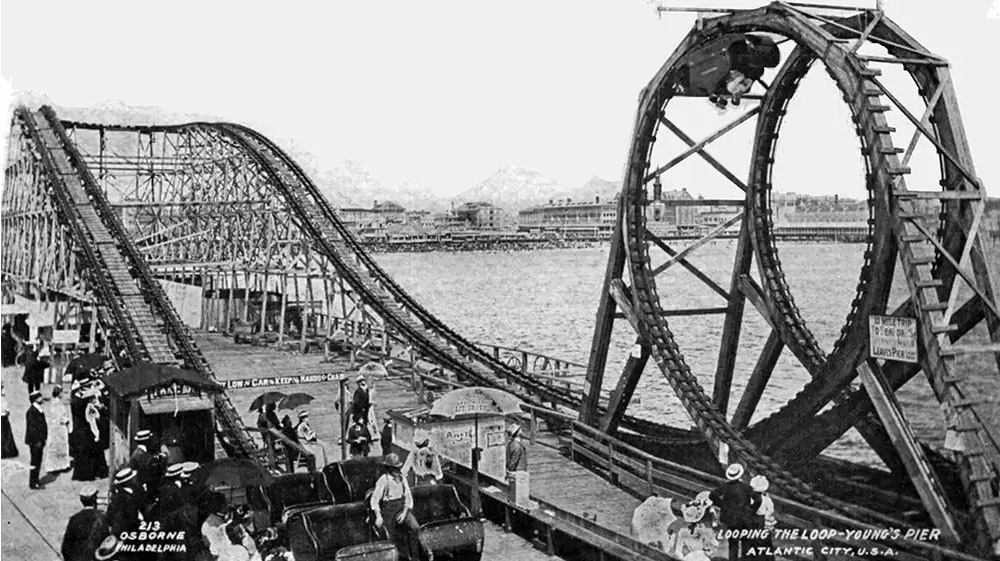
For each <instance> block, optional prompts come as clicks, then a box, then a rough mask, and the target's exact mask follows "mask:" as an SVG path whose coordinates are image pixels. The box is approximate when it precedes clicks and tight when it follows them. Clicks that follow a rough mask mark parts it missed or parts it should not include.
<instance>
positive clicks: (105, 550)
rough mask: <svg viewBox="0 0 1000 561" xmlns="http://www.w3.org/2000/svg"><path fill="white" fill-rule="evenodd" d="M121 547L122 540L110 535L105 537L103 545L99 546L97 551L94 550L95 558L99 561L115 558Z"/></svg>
mask: <svg viewBox="0 0 1000 561" xmlns="http://www.w3.org/2000/svg"><path fill="white" fill-rule="evenodd" d="M120 548H121V542H120V541H118V538H116V537H114V536H108V537H106V538H104V541H102V542H101V545H99V546H98V547H97V551H95V552H94V559H96V560H97V561H108V560H109V559H113V558H114V556H115V554H116V553H118V550H119V549H120Z"/></svg>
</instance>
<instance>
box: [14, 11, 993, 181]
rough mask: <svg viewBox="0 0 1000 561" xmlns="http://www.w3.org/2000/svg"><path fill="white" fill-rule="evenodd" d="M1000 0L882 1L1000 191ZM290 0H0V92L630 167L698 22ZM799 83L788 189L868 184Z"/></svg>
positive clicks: (381, 149) (430, 167)
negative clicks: (659, 86)
mask: <svg viewBox="0 0 1000 561" xmlns="http://www.w3.org/2000/svg"><path fill="white" fill-rule="evenodd" d="M993 1H994V0H961V1H956V2H947V3H943V2H940V1H938V0H886V2H885V3H884V5H885V9H886V13H887V15H888V16H889V17H890V18H892V19H893V20H895V21H896V22H897V23H899V24H900V25H901V26H902V27H903V28H904V29H905V30H907V31H908V32H909V33H910V34H911V35H913V36H914V37H916V38H917V39H918V40H919V41H921V42H922V43H923V44H924V45H926V46H927V47H928V48H929V49H930V50H931V51H932V52H936V53H938V54H940V55H942V56H944V57H946V58H947V59H948V60H950V61H951V63H952V75H953V79H954V81H955V84H956V91H957V93H958V98H959V103H960V107H961V110H962V113H963V116H964V119H965V127H966V131H967V135H968V137H969V141H970V144H971V146H972V150H973V156H974V157H975V158H976V168H977V173H978V174H979V175H980V177H982V178H983V180H984V182H985V184H986V186H987V191H988V192H990V193H991V194H996V193H995V191H996V192H1000V191H997V190H996V188H993V189H992V190H991V189H990V186H991V185H995V184H996V183H997V181H1000V158H996V157H995V156H994V155H995V153H996V149H995V146H996V140H995V134H996V132H995V131H996V128H997V125H998V124H1000V119H998V110H997V100H996V99H995V98H996V96H997V88H996V84H997V77H996V68H997V67H998V65H997V62H996V56H997V53H998V52H1000V19H996V18H990V17H988V14H989V12H990V9H991V5H992V3H993ZM831 3H835V4H840V5H853V6H874V3H875V0H836V1H833V2H831ZM283 4H284V5H283V6H282V7H281V8H278V7H277V6H278V3H275V2H267V3H265V2H247V1H240V2H235V1H208V0H199V1H192V0H173V1H170V2H155V3H154V2H135V1H134V0H127V1H87V2H79V1H77V2H45V1H39V0H4V2H3V3H2V6H0V74H2V76H3V84H2V92H0V93H2V96H3V99H0V101H2V102H3V103H2V106H4V107H8V106H9V105H10V104H11V102H12V101H11V100H16V99H18V97H17V96H19V95H22V94H23V93H24V92H28V93H30V94H32V95H33V96H35V98H38V97H42V98H45V99H47V100H49V101H50V102H51V103H53V104H55V105H58V106H64V107H85V106H91V105H96V104H102V103H119V102H120V103H123V104H126V105H130V106H144V107H149V106H152V107H158V108H161V109H162V110H163V111H164V112H165V113H184V114H188V113H190V114H200V115H212V116H216V117H218V118H220V119H223V120H227V121H235V122H240V123H244V124H247V125H250V126H252V127H254V128H256V129H258V130H260V131H261V132H264V133H265V134H267V135H268V136H270V137H271V138H273V139H275V140H276V141H278V142H279V144H282V145H284V146H286V147H293V148H294V149H295V150H296V151H297V152H306V153H309V154H311V159H312V163H313V165H315V166H316V167H317V168H318V169H329V168H332V167H334V166H336V165H337V164H338V163H339V162H342V161H344V160H355V161H357V162H359V163H360V164H361V165H362V166H364V167H365V168H367V169H368V170H369V171H370V172H371V173H372V174H373V175H374V176H375V177H376V178H377V179H379V180H380V181H381V182H382V183H383V184H387V185H395V184H400V183H403V182H407V183H411V184H420V185H424V186H427V187H428V188H430V189H431V190H432V191H433V192H435V193H436V194H438V195H441V196H448V195H453V194H455V193H458V192H460V191H462V190H464V189H466V188H469V187H472V186H473V185H475V184H476V183H478V182H480V181H482V180H484V179H485V178H486V177H488V176H489V175H491V174H492V173H494V172H495V171H496V170H497V169H498V168H500V167H501V166H505V165H513V166H518V167H523V168H527V169H531V170H535V171H538V172H540V173H542V174H543V175H545V176H548V177H550V178H552V179H555V180H556V181H557V182H558V183H560V184H561V185H564V186H566V187H571V188H572V187H577V186H579V185H581V184H583V183H584V182H585V181H587V180H588V179H589V178H591V177H593V176H600V177H602V178H605V179H610V180H620V179H621V176H622V171H623V163H624V161H625V158H626V155H627V149H628V145H629V141H630V138H631V134H632V125H633V122H634V118H635V110H636V106H637V100H638V94H639V91H640V90H641V89H642V88H643V87H644V86H645V85H646V84H647V83H648V82H649V80H650V79H651V78H652V77H653V75H654V74H655V73H656V71H657V70H658V69H659V67H660V66H661V65H662V64H663V62H664V61H665V60H666V59H667V57H668V56H669V55H670V53H671V52H672V51H673V49H674V48H675V46H676V45H677V44H678V42H679V41H680V40H681V38H682V37H683V36H684V34H685V33H686V32H687V31H688V30H689V29H690V27H691V25H692V23H693V21H694V16H693V15H689V14H664V15H663V16H662V17H658V15H657V13H656V9H655V6H656V5H655V4H654V3H651V2H648V1H645V0H617V1H611V0H606V1H591V0H574V1H564V0H548V1H545V2H537V1H533V0H507V1H504V2H470V1H468V0H463V1H445V0H441V1H425V2H412V1H410V2H402V1H398V2H397V1H392V0H384V1H380V2H332V1H322V2H321V1H316V2H305V1H303V2H289V3H283ZM665 5H685V6H696V7H706V6H722V7H737V8H738V7H756V6H758V5H761V3H760V2H746V1H733V0H730V1H728V2H727V1H724V0H719V1H717V2H706V1H704V0H692V1H691V2H673V1H666V2H665ZM286 6H287V7H286ZM989 69H992V72H991V71H989ZM812 74H816V75H815V76H812ZM897 79H898V80H897ZM893 80H897V81H893ZM886 83H889V84H895V83H898V84H900V87H901V88H905V89H908V90H913V87H912V83H907V81H906V79H905V77H900V76H897V77H893V76H889V75H887V76H886ZM807 86H808V87H807ZM890 87H893V86H890ZM802 92H803V93H802V95H801V96H799V97H797V98H796V100H794V101H793V105H792V108H790V111H789V116H788V118H787V131H786V133H785V134H783V144H780V145H779V149H780V150H782V152H781V153H780V156H781V157H780V158H779V163H778V164H777V165H776V168H777V169H776V171H775V176H776V179H777V178H780V179H781V180H782V181H781V182H780V183H781V184H780V185H777V182H776V185H777V187H778V188H779V190H783V191H797V192H805V193H816V194H828V193H834V192H836V193H840V194H842V195H846V196H851V195H854V196H859V195H860V194H862V191H863V187H862V186H861V183H860V180H859V179H858V178H859V177H860V175H859V174H860V169H861V167H860V159H859V158H860V156H859V152H858V150H857V147H858V146H857V140H856V139H855V138H854V137H853V135H852V132H851V130H850V127H849V119H848V117H849V114H848V112H847V109H846V107H845V106H844V105H843V102H842V101H841V100H840V97H839V95H838V94H837V93H836V91H835V88H834V86H833V84H832V82H831V81H830V80H829V79H827V78H826V77H825V75H824V74H823V73H822V72H821V70H820V71H816V72H814V73H811V75H810V76H809V77H808V78H807V79H806V82H804V84H803V90H802ZM904 97H905V96H904ZM910 99H911V100H915V99H917V98H916V97H915V94H912V93H911V96H910ZM673 104H676V106H675V105H673ZM710 109H711V108H709V107H708V106H707V104H706V103H705V102H704V101H703V100H681V101H676V102H673V103H672V106H671V107H670V108H669V111H668V117H671V115H672V114H671V113H670V111H674V115H676V117H671V118H674V119H676V122H677V123H678V124H680V125H681V126H682V128H684V130H686V131H687V132H688V134H689V135H690V136H692V137H694V138H696V139H698V138H702V137H704V136H707V135H708V134H709V133H710V132H712V131H713V130H715V129H716V128H718V127H720V126H721V125H722V124H724V123H725V122H726V120H727V119H732V118H734V117H735V116H736V115H737V114H738V111H739V110H735V111H733V112H731V114H730V115H729V116H727V117H718V116H717V115H715V113H714V112H713V111H711V110H710ZM914 111H915V112H916V113H918V114H919V113H920V108H916V109H914ZM896 113H897V114H896V115H895V117H896V118H899V116H900V115H899V114H898V112H896ZM894 124H895V123H894ZM901 124H903V125H905V124H906V123H901ZM752 126H753V125H752V123H747V124H745V125H743V126H742V127H741V128H740V129H737V132H739V133H740V134H734V135H731V137H727V138H723V139H722V141H720V142H719V143H718V144H717V145H713V148H712V152H713V154H715V155H716V156H717V157H718V158H719V159H720V160H722V161H724V162H726V163H727V165H730V166H732V168H733V169H734V171H736V172H737V175H744V176H745V173H746V171H745V170H746V168H747V165H746V161H747V160H748V154H749V152H748V150H747V146H748V144H749V142H750V141H751V139H752V134H751V131H752ZM900 130H901V132H902V133H904V134H905V136H902V137H900V138H899V139H898V140H897V141H896V143H897V145H902V146H905V145H906V143H907V141H908V139H909V133H908V132H906V131H908V130H912V127H911V128H909V129H905V130H904V127H900ZM668 137H669V133H666V132H665V131H664V133H663V134H662V135H660V136H659V138H662V139H663V140H662V142H658V156H657V158H658V160H657V161H658V162H661V163H662V162H664V161H666V160H667V159H669V158H670V157H672V155H675V154H676V153H677V152H678V151H680V150H681V149H683V148H684V146H683V145H681V144H679V143H678V142H677V141H676V140H674V141H671V140H670V139H669V138H668ZM786 138H787V140H785V139H786ZM924 144H926V142H924ZM671 150H672V152H671ZM928 154H929V157H925V158H923V159H924V160H926V161H928V162H932V163H933V160H934V158H933V152H926V151H925V153H924V154H922V153H921V152H920V151H918V153H917V157H915V160H919V159H920V158H919V156H921V155H924V156H927V155H928ZM694 160H697V159H694ZM914 171H915V173H914V178H913V179H912V181H914V182H916V183H922V182H926V183H927V185H926V186H924V185H913V184H911V185H910V188H935V187H936V185H937V178H936V177H931V176H928V177H927V178H922V177H918V176H917V172H918V170H917V168H916V167H915V169H914ZM931 172H933V170H931ZM664 183H665V184H668V185H669V186H671V187H679V186H685V187H687V188H689V190H691V191H694V192H697V193H703V194H706V195H709V196H727V195H733V193H732V192H731V191H727V190H729V189H730V187H729V186H728V184H727V183H726V181H725V180H724V179H721V178H720V177H719V176H718V174H715V173H714V172H713V171H712V170H710V169H709V168H707V167H706V166H705V165H704V164H703V163H701V162H699V161H692V162H686V163H685V164H683V165H682V166H679V167H678V168H677V169H676V170H674V171H673V172H672V173H671V174H669V176H664Z"/></svg>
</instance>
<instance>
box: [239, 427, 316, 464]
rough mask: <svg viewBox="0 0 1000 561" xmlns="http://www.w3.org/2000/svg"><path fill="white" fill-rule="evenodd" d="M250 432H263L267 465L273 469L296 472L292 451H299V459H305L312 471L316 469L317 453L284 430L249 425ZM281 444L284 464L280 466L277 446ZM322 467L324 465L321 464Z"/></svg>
mask: <svg viewBox="0 0 1000 561" xmlns="http://www.w3.org/2000/svg"><path fill="white" fill-rule="evenodd" d="M247 430H248V431H250V432H255V433H258V434H261V436H262V438H263V439H264V450H265V452H266V454H267V467H268V468H269V469H271V470H272V471H278V472H280V471H284V473H295V468H296V467H297V466H296V465H295V462H293V461H292V455H293V454H291V453H290V452H294V453H297V454H296V455H297V456H298V459H299V461H301V460H304V461H305V464H306V469H307V470H308V471H309V472H310V473H312V472H314V471H316V455H315V454H313V453H312V451H311V450H309V449H308V448H306V447H305V446H303V445H301V444H299V443H298V442H295V441H294V440H292V439H290V438H288V437H287V436H285V434H284V433H283V432H281V431H280V430H278V429H275V428H268V429H264V430H261V429H260V428H258V427H247ZM279 444H280V445H281V446H282V447H283V449H284V465H283V466H279V464H278V459H277V454H276V452H277V450H276V449H277V446H278V445H279ZM320 467H322V466H320ZM282 468H284V470H282Z"/></svg>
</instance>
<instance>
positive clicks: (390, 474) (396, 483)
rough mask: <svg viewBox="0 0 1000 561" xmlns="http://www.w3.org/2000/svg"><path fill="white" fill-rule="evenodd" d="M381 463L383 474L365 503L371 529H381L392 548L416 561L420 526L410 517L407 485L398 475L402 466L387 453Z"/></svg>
mask: <svg viewBox="0 0 1000 561" xmlns="http://www.w3.org/2000/svg"><path fill="white" fill-rule="evenodd" d="M382 464H383V466H384V468H385V473H383V474H382V475H381V476H380V477H379V478H378V481H376V482H375V489H374V490H373V491H372V494H371V499H370V501H369V506H370V507H371V509H372V514H374V517H375V527H376V528H383V527H384V528H385V532H386V534H388V537H389V539H391V540H392V541H393V542H394V543H395V544H396V547H397V548H398V549H399V550H400V551H403V552H406V553H407V557H408V558H409V559H410V560H411V561H417V560H418V559H420V544H419V543H418V542H417V532H418V531H419V529H420V525H419V524H417V519H416V518H415V517H414V516H413V494H412V493H411V492H410V486H409V484H407V482H406V478H405V477H403V474H402V473H401V472H400V468H401V467H402V466H403V463H402V462H401V461H400V460H399V456H397V455H396V454H388V455H386V456H385V458H384V459H383V460H382Z"/></svg>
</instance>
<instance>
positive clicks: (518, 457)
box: [507, 425, 528, 473]
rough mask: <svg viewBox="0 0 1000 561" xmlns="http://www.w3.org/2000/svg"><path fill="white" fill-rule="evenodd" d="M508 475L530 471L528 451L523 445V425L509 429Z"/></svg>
mask: <svg viewBox="0 0 1000 561" xmlns="http://www.w3.org/2000/svg"><path fill="white" fill-rule="evenodd" d="M507 439H508V441H507V473H513V472H515V471H528V450H527V449H525V447H524V444H521V425H514V426H512V427H510V428H509V429H507Z"/></svg>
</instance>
